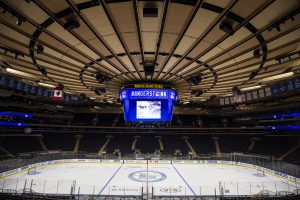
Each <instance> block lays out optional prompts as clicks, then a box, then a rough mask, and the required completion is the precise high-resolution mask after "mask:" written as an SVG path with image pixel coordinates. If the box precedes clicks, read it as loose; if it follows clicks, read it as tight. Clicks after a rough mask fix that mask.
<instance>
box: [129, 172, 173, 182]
mask: <svg viewBox="0 0 300 200" xmlns="http://www.w3.org/2000/svg"><path fill="white" fill-rule="evenodd" d="M128 178H129V179H130V180H132V181H136V182H143V183H146V182H147V171H136V172H132V173H130V174H129V175H128ZM166 178H167V175H165V174H164V173H162V172H158V171H148V182H149V183H154V182H160V181H163V180H165V179H166Z"/></svg>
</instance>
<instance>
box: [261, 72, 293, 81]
mask: <svg viewBox="0 0 300 200" xmlns="http://www.w3.org/2000/svg"><path fill="white" fill-rule="evenodd" d="M293 75H294V72H288V73H284V74H279V75H275V76H271V77H267V78H263V79H261V82H269V81H274V80H278V79H283V78H287V77H291V76H293Z"/></svg>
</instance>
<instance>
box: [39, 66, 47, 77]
mask: <svg viewBox="0 0 300 200" xmlns="http://www.w3.org/2000/svg"><path fill="white" fill-rule="evenodd" d="M39 70H40V72H41V73H42V74H43V75H44V76H47V70H46V69H45V68H43V67H41V68H39Z"/></svg>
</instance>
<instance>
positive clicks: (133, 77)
mask: <svg viewBox="0 0 300 200" xmlns="http://www.w3.org/2000/svg"><path fill="white" fill-rule="evenodd" d="M32 2H33V3H34V4H35V5H36V6H37V7H39V8H40V9H41V10H43V12H45V13H46V14H47V15H48V16H49V18H48V19H46V20H45V21H44V22H43V23H41V24H37V23H36V22H34V21H33V20H32V19H29V18H26V17H25V16H22V15H21V14H19V13H18V16H17V17H18V18H21V19H23V20H24V22H29V23H30V24H31V25H33V26H34V27H36V30H35V31H34V33H33V34H32V35H28V34H27V33H25V32H23V31H22V30H20V29H17V28H16V27H13V26H12V25H11V24H9V23H6V22H5V21H2V20H1V21H0V22H1V23H2V24H4V25H6V26H8V27H10V28H12V29H14V30H16V31H17V32H19V33H21V34H23V35H25V36H26V37H29V38H30V43H29V45H28V49H29V56H30V57H31V60H32V63H33V65H34V66H35V67H36V68H37V69H38V71H39V72H40V73H41V74H42V76H44V77H45V78H47V79H49V80H50V81H52V82H55V83H57V84H59V83H60V81H58V80H55V78H51V77H50V76H48V74H47V70H46V68H45V67H43V66H42V65H40V64H39V63H38V62H37V60H41V58H37V57H36V54H37V50H36V48H35V47H36V45H38V44H40V45H43V46H45V47H48V48H50V49H53V50H54V51H56V52H58V53H60V54H62V55H65V56H66V57H68V58H70V59H73V60H75V61H77V62H78V63H81V64H83V67H81V69H79V72H78V77H79V80H80V82H81V84H82V85H83V86H84V87H85V88H86V89H88V90H91V91H93V90H94V89H95V84H94V83H93V84H92V85H91V84H90V83H89V82H90V78H91V77H94V75H95V73H96V72H98V71H99V72H101V73H103V74H106V75H107V76H109V77H111V78H112V80H113V81H112V82H113V83H109V84H110V85H112V86H113V88H114V89H115V90H116V91H117V90H118V88H120V86H121V85H122V84H125V83H126V82H134V81H140V80H145V81H147V80H148V79H147V77H145V78H143V76H142V74H141V73H143V72H144V71H142V70H139V68H138V65H139V64H137V63H136V61H135V60H134V57H135V56H140V57H141V60H142V63H145V56H146V55H154V63H156V61H157V59H158V57H159V56H161V57H166V59H165V60H164V61H163V64H162V66H161V68H160V69H159V71H156V72H157V73H156V74H155V75H154V76H153V77H152V78H151V79H149V80H148V81H160V82H161V81H165V82H166V83H171V84H173V85H174V86H175V87H177V88H178V89H179V90H180V89H181V88H182V89H187V88H189V89H191V88H192V86H191V85H188V84H187V83H186V79H187V78H188V77H190V76H192V75H195V74H203V76H204V77H209V78H212V81H210V82H209V84H208V85H209V87H206V88H205V89H203V90H202V91H203V93H206V92H209V91H210V90H212V89H214V87H215V86H216V85H217V83H218V81H219V76H220V75H224V74H225V75H226V73H228V71H227V72H222V70H223V69H225V68H227V67H233V66H234V65H238V64H242V63H245V62H247V61H249V60H250V59H251V58H249V59H245V60H241V61H238V62H235V63H233V64H229V65H225V66H223V67H221V68H218V69H215V67H217V66H218V65H221V64H223V63H226V62H228V61H230V60H233V59H235V58H237V57H239V56H241V55H243V54H246V53H249V52H252V51H254V50H256V49H259V50H260V51H261V52H262V53H261V60H260V61H258V62H255V63H251V64H249V65H246V67H252V66H255V65H257V66H258V67H257V68H256V69H254V70H251V71H250V72H249V73H248V75H245V73H242V74H243V75H244V77H248V78H247V79H246V80H244V81H243V82H241V83H239V84H234V85H232V87H239V86H241V85H245V84H247V83H248V82H249V81H251V80H253V79H254V78H255V77H256V76H257V75H258V74H259V73H260V72H261V70H262V69H263V68H264V65H265V63H266V62H268V61H270V60H272V59H274V58H271V59H268V54H269V53H270V52H272V51H275V50H270V51H268V47H267V45H268V43H271V42H272V41H274V40H276V39H278V38H280V37H283V36H285V35H286V34H289V33H291V32H293V31H295V30H297V29H298V28H299V24H298V26H294V27H292V28H290V29H288V30H285V31H282V32H281V33H279V34H278V35H275V36H274V37H272V38H269V39H267V40H266V39H265V38H264V36H263V34H262V33H263V32H264V31H266V30H268V29H270V27H273V28H274V24H275V23H276V22H274V23H272V24H268V26H264V27H263V28H260V29H258V28H256V27H255V26H254V25H253V24H251V23H250V21H251V20H253V19H254V18H255V17H256V16H257V15H259V14H260V13H262V12H263V11H264V10H265V9H267V8H268V7H269V6H271V5H272V4H273V3H274V2H275V0H272V1H266V2H265V3H264V4H262V6H260V7H259V8H257V9H255V10H254V11H253V12H252V13H251V14H250V15H249V16H247V17H246V18H243V17H241V16H239V15H238V14H236V13H234V12H232V11H231V9H232V8H233V7H234V6H235V5H236V4H237V3H238V0H233V1H231V2H230V3H229V4H228V5H227V6H226V7H225V8H222V7H220V6H217V5H213V4H211V3H208V2H204V1H202V0H197V1H190V6H193V10H192V12H191V14H190V16H189V18H188V20H187V22H186V23H185V26H184V28H183V30H182V31H181V32H180V33H179V34H178V37H177V38H176V41H175V42H174V44H173V45H172V48H171V50H170V51H169V52H164V51H162V50H161V48H160V45H161V40H162V34H163V32H164V28H165V26H166V18H167V15H168V7H169V6H170V4H171V2H170V1H169V0H165V1H163V2H164V5H163V11H162V17H161V23H160V28H159V32H158V40H157V43H156V49H155V51H154V52H147V51H145V50H144V49H143V40H142V31H141V24H140V20H139V13H138V1H137V0H133V1H132V2H133V3H132V6H133V13H134V19H135V22H136V28H137V38H138V41H139V42H138V43H139V50H140V51H130V49H129V48H128V47H127V45H126V42H125V39H124V38H123V37H122V33H121V31H120V30H119V28H118V27H117V25H116V23H115V21H114V18H113V16H112V15H111V13H110V11H109V8H108V6H107V5H108V4H110V3H118V2H119V1H108V0H107V1H104V0H97V1H96V0H91V1H86V2H83V3H78V4H75V3H74V2H73V1H71V0H66V3H67V4H68V5H69V7H68V8H66V9H63V10H62V11H60V12H58V13H53V12H51V10H50V9H48V8H47V7H46V6H45V4H42V3H41V2H40V1H39V0H32ZM120 2H124V1H120ZM172 3H178V4H188V3H187V2H186V1H172ZM99 6H101V8H102V9H103V11H104V13H105V15H106V17H107V19H108V20H109V22H110V24H111V26H112V28H113V30H114V33H115V35H116V37H117V38H118V40H119V42H120V44H121V47H122V48H123V49H124V53H116V52H115V51H114V49H112V48H111V46H110V45H109V44H107V42H106V41H104V39H103V38H102V37H101V35H100V34H99V33H97V31H96V30H95V28H94V27H93V26H92V24H91V23H90V22H89V21H88V19H87V18H86V17H85V16H84V15H82V12H83V11H84V10H87V9H90V8H93V7H99ZM1 7H5V9H7V10H8V11H10V10H11V12H14V13H17V12H16V11H14V10H12V9H11V8H10V7H8V6H6V5H5V4H3V3H1ZM199 9H204V10H207V11H211V12H214V13H217V14H218V17H217V18H216V19H215V20H214V22H213V23H212V24H211V25H210V26H209V27H208V28H207V29H206V30H205V32H203V33H202V34H201V36H200V37H199V38H197V40H196V42H194V43H193V44H192V45H191V46H190V47H189V48H188V50H186V51H185V53H184V54H177V53H176V49H177V48H178V46H179V44H180V42H181V41H182V39H183V37H184V36H185V34H186V32H187V31H188V29H189V27H190V26H191V24H192V22H193V20H194V19H195V16H196V14H197V12H198V11H199ZM294 12H295V13H294V15H297V14H298V13H299V8H298V10H297V9H296V10H294ZM74 14H76V16H77V17H78V18H80V21H81V22H82V23H84V25H85V26H86V27H87V28H88V29H89V31H91V32H92V33H93V34H94V36H95V37H96V38H97V39H98V40H99V41H100V42H101V44H102V45H103V46H104V47H105V48H106V49H107V50H108V51H109V53H110V55H104V54H102V53H101V52H100V51H99V50H97V49H96V48H95V47H93V46H92V45H90V44H89V43H88V42H87V41H85V40H84V38H83V37H82V36H80V35H79V34H78V33H76V32H75V31H73V30H67V31H68V32H69V33H70V34H71V35H72V36H73V37H75V38H76V39H77V40H78V41H80V42H81V43H82V44H84V45H85V46H87V47H88V48H89V49H90V50H92V51H93V52H95V53H96V54H97V55H98V58H97V59H95V58H92V57H91V56H89V55H86V54H85V53H83V52H81V51H80V50H78V49H77V48H75V47H74V46H72V45H70V44H69V43H67V42H66V41H64V40H63V39H61V38H58V37H57V36H56V35H54V34H53V33H51V32H50V31H48V30H47V28H48V27H50V26H51V25H52V24H53V23H58V24H59V25H60V26H61V27H63V26H64V22H63V20H62V19H63V18H64V17H66V16H69V15H74ZM227 19H229V20H231V21H234V23H237V25H236V26H235V28H234V30H233V32H234V33H235V32H237V31H238V30H240V29H241V28H246V29H247V30H248V31H249V32H250V33H251V34H250V35H249V36H247V37H246V38H244V39H243V40H241V41H239V42H237V43H235V44H234V45H233V46H230V48H228V49H225V50H224V51H221V52H220V53H217V54H216V55H214V56H212V57H210V58H209V59H207V60H206V61H201V60H200V59H201V58H202V57H203V56H204V55H206V54H207V53H208V52H210V51H211V50H212V49H214V48H215V47H218V45H220V44H221V43H222V42H223V41H224V40H226V39H228V38H229V37H231V34H226V35H223V36H222V37H220V38H219V39H218V40H216V41H215V42H214V43H212V44H211V45H209V46H208V48H206V49H205V50H203V51H201V52H200V53H199V54H197V55H196V56H193V57H191V56H189V54H190V53H191V52H192V51H193V50H194V49H195V48H196V47H197V46H198V45H199V44H200V43H201V42H203V40H204V39H205V37H206V36H207V35H208V34H210V32H211V31H212V30H213V29H214V28H215V27H216V26H217V25H218V24H220V23H221V22H222V21H224V20H227ZM44 33H45V34H47V35H49V36H50V37H51V38H53V39H55V40H56V41H59V42H60V43H61V44H63V45H65V46H66V47H68V48H69V49H71V50H72V51H74V52H76V53H78V54H80V55H81V56H82V57H84V58H85V59H87V60H89V62H86V61H83V60H81V59H79V58H76V57H74V56H72V55H71V54H68V53H67V52H63V51H61V50H60V49H59V48H56V47H55V46H51V45H49V44H48V43H45V42H43V40H41V39H40V36H41V34H44ZM0 36H1V37H4V38H5V37H6V36H5V35H3V34H0ZM252 38H255V39H256V40H257V42H258V44H257V45H255V46H252V47H250V48H248V49H246V50H243V51H240V52H238V53H236V54H234V55H231V56H230V57H228V58H226V59H223V60H220V61H219V62H216V63H214V64H212V65H210V64H209V63H210V62H211V61H213V60H215V59H218V58H220V57H222V56H223V55H225V54H226V53H228V52H230V51H231V50H233V49H235V48H237V47H238V46H240V45H243V44H245V43H246V42H248V41H249V40H251V39H252ZM6 39H9V38H7V37H6ZM298 39H299V38H298ZM9 40H12V39H9ZM13 42H15V43H18V41H13ZM293 42H294V43H296V42H299V41H293ZM294 43H291V44H294ZM22 45H23V46H25V45H24V44H22ZM287 45H288V44H285V45H282V48H284V47H285V46H287ZM48 56H50V55H49V54H48ZM124 56H126V57H128V59H129V63H131V65H132V66H133V69H134V70H132V69H131V68H129V67H128V65H127V64H125V63H124V61H123V60H122V57H124ZM172 58H176V59H177V60H176V62H175V64H173V65H172V67H170V68H169V69H167V70H165V69H166V66H167V64H168V62H169V61H170V59H172ZM56 59H57V58H56ZM113 59H115V60H117V62H118V63H119V64H120V65H117V64H116V63H115V62H113V61H112V60H113ZM252 59H253V58H252ZM182 61H185V64H183V65H181V66H180V63H181V62H182ZM61 62H65V63H66V61H65V60H63V59H61ZM103 62H106V63H108V64H109V65H110V66H112V67H113V69H112V68H110V67H108V66H107V65H104V64H103ZM194 63H195V64H196V65H195V66H194V67H191V68H189V69H188V70H186V71H184V73H181V74H178V73H179V72H180V71H182V70H184V69H185V68H187V67H188V66H190V65H192V64H194ZM77 68H78V66H77ZM229 72H234V69H233V70H230V71H229ZM85 77H88V79H87V80H85ZM183 83H184V84H183ZM107 84H108V83H104V85H107ZM104 87H105V86H104ZM227 91H228V90H227ZM227 91H224V92H227ZM224 92H223V93H224ZM116 96H118V95H116Z"/></svg>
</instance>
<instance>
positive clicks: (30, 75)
mask: <svg viewBox="0 0 300 200" xmlns="http://www.w3.org/2000/svg"><path fill="white" fill-rule="evenodd" d="M6 72H8V73H10V74H15V75H19V76H23V77H29V78H34V79H36V77H35V76H33V75H32V74H29V73H26V72H22V71H19V70H16V69H13V68H7V69H6Z"/></svg>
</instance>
